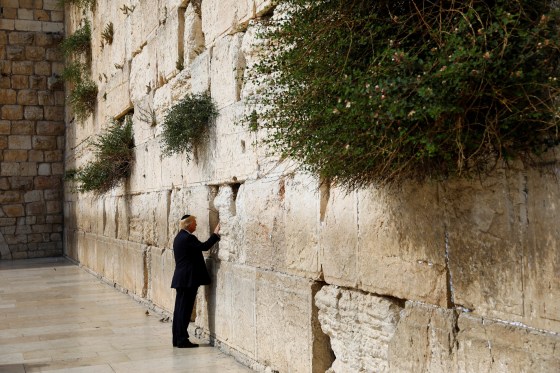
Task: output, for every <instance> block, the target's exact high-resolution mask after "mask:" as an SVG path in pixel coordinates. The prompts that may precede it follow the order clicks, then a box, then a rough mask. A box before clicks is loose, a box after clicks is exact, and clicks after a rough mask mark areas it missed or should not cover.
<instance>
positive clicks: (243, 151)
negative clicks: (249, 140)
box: [241, 140, 246, 153]
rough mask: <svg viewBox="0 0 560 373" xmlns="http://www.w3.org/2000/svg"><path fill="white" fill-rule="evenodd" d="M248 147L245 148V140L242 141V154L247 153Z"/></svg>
mask: <svg viewBox="0 0 560 373" xmlns="http://www.w3.org/2000/svg"><path fill="white" fill-rule="evenodd" d="M245 150H246V147H245V140H241V153H245Z"/></svg>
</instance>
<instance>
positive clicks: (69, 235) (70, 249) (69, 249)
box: [63, 228, 80, 261]
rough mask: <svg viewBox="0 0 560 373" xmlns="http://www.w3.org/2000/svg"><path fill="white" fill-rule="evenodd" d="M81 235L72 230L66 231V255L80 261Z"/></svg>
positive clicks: (64, 238) (64, 239) (64, 240)
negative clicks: (79, 245) (79, 239)
mask: <svg viewBox="0 0 560 373" xmlns="http://www.w3.org/2000/svg"><path fill="white" fill-rule="evenodd" d="M79 234H80V233H79V232H77V231H75V230H72V229H67V228H65V229H64V237H63V242H64V255H65V256H67V257H69V258H70V259H73V260H75V261H78V260H79V258H78V235H79Z"/></svg>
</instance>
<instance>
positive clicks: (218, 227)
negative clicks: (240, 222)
mask: <svg viewBox="0 0 560 373" xmlns="http://www.w3.org/2000/svg"><path fill="white" fill-rule="evenodd" d="M214 233H216V234H219V233H220V223H218V225H216V228H214Z"/></svg>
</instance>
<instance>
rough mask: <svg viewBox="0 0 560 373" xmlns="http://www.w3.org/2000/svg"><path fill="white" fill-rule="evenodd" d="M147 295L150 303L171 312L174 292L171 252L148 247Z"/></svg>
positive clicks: (173, 261)
mask: <svg viewBox="0 0 560 373" xmlns="http://www.w3.org/2000/svg"><path fill="white" fill-rule="evenodd" d="M146 260H147V269H148V276H149V281H148V286H149V288H148V294H147V297H148V298H149V299H151V300H152V302H153V303H154V304H156V305H158V306H160V307H162V308H164V309H166V310H168V311H173V307H174V304H175V292H174V291H173V289H171V279H172V278H173V272H174V271H175V260H174V259H173V250H168V249H161V248H156V247H150V248H148V250H147V259H146Z"/></svg>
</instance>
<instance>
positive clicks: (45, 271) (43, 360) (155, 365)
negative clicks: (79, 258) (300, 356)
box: [0, 258, 251, 373]
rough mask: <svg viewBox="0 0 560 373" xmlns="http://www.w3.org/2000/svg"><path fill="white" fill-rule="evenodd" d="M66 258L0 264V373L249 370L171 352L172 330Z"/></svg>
mask: <svg viewBox="0 0 560 373" xmlns="http://www.w3.org/2000/svg"><path fill="white" fill-rule="evenodd" d="M160 319H161V316H159V315H157V314H155V313H154V312H153V311H150V312H149V313H148V314H146V307H145V306H143V305H141V304H139V303H137V302H136V301H135V300H133V299H132V298H130V297H129V296H128V295H126V294H123V293H120V292H119V291H117V290H116V289H114V288H112V287H111V286H109V285H107V284H105V283H103V282H102V281H100V280H99V279H97V278H96V277H95V276H93V275H91V274H89V273H87V272H86V271H84V270H83V269H81V268H79V267H78V266H76V265H74V264H73V263H71V262H69V261H68V260H66V259H64V258H47V259H30V260H18V261H0V373H18V372H25V373H29V372H42V373H44V372H50V373H55V372H56V373H59V372H65V373H68V372H75V373H90V372H91V373H104V372H108V373H117V372H134V373H142V372H195V373H196V372H204V373H212V372H220V373H248V372H251V370H250V369H248V368H246V367H244V366H243V365H241V364H239V363H238V362H236V361H235V360H234V359H233V358H231V357H229V356H226V355H224V354H223V353H222V352H220V351H219V350H218V349H216V348H214V347H212V346H210V345H209V344H208V343H207V341H196V342H198V343H201V347H199V348H197V349H176V348H173V347H172V346H171V324H170V323H168V322H161V321H160Z"/></svg>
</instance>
